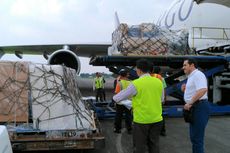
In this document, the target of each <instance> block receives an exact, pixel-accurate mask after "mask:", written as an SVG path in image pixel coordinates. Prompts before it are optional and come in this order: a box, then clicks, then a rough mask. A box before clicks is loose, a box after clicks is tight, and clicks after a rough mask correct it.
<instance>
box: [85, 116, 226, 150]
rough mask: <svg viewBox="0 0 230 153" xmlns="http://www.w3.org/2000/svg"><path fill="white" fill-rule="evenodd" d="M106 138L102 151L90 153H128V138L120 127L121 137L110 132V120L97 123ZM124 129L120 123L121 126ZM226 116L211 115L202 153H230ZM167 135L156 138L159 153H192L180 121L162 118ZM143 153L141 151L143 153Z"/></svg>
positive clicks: (185, 129) (187, 127)
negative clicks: (158, 141) (158, 143)
mask: <svg viewBox="0 0 230 153" xmlns="http://www.w3.org/2000/svg"><path fill="white" fill-rule="evenodd" d="M100 123H101V127H102V132H103V133H104V135H105V138H106V145H105V148H104V149H99V150H92V151H89V152H90V153H132V152H133V150H132V135H130V134H128V133H127V131H126V130H125V129H124V128H123V129H122V132H121V134H116V133H113V119H106V120H101V121H100ZM123 126H124V124H123ZM229 128H230V116H211V117H210V119H209V122H208V125H207V128H206V133H205V152H206V153H230V129H229ZM166 132H167V136H165V137H163V136H161V137H160V152H161V153H192V149H191V148H192V146H191V143H190V140H189V125H188V124H187V123H185V122H184V120H183V118H166ZM143 153H144V152H143Z"/></svg>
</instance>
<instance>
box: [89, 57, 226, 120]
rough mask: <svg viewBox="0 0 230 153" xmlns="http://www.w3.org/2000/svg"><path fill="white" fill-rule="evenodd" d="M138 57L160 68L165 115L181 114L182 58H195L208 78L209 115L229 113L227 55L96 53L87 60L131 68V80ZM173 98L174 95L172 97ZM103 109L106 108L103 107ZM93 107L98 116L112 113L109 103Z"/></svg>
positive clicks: (114, 71)
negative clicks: (165, 85)
mask: <svg viewBox="0 0 230 153" xmlns="http://www.w3.org/2000/svg"><path fill="white" fill-rule="evenodd" d="M140 58H145V59H147V60H149V61H150V62H151V63H153V65H156V66H160V67H162V70H163V73H164V74H166V75H165V81H166V83H167V88H166V94H167V96H170V97H171V98H170V99H168V100H167V101H166V104H165V105H164V107H163V110H164V112H163V114H164V115H166V116H172V117H179V116H182V110H183V105H184V101H183V93H182V92H181V85H182V84H183V83H185V82H186V81H187V80H186V77H185V75H184V72H183V70H182V69H181V68H182V65H183V61H184V60H185V59H187V58H194V59H196V61H197V62H198V66H199V69H201V70H202V71H203V72H204V73H205V75H206V77H207V79H208V97H209V101H210V103H211V115H224V114H230V101H229V99H230V94H229V93H230V56H229V55H225V56H201V55H184V56H183V55H181V56H178V55H170V56H167V55H164V56H98V57H93V58H91V60H90V64H91V65H93V66H105V67H107V68H108V69H109V70H110V71H111V72H113V73H115V74H118V72H119V71H120V70H121V69H123V68H125V69H128V70H130V79H135V78H137V75H136V72H135V69H134V68H135V64H136V61H137V60H138V59H140ZM172 97H173V98H172ZM105 108H106V109H105ZM94 109H95V110H96V112H97V113H98V114H99V117H101V118H106V117H111V116H113V115H114V113H115V112H114V110H110V106H109V104H105V105H104V106H103V105H99V104H94Z"/></svg>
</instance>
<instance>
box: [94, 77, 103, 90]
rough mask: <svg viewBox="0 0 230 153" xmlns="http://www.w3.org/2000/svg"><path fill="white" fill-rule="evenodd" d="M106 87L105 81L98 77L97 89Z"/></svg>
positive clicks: (96, 81) (96, 79)
mask: <svg viewBox="0 0 230 153" xmlns="http://www.w3.org/2000/svg"><path fill="white" fill-rule="evenodd" d="M103 86H104V81H103V78H102V77H96V78H95V88H96V89H99V88H103Z"/></svg>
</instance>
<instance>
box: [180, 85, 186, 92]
mask: <svg viewBox="0 0 230 153" xmlns="http://www.w3.org/2000/svg"><path fill="white" fill-rule="evenodd" d="M185 88H186V84H185V83H183V84H182V85H181V91H182V92H184V91H185Z"/></svg>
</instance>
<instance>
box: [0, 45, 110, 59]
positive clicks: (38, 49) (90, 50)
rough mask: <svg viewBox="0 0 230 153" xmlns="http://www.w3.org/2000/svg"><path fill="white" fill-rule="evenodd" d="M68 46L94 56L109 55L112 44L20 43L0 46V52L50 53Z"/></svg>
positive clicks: (85, 54)
mask: <svg viewBox="0 0 230 153" xmlns="http://www.w3.org/2000/svg"><path fill="white" fill-rule="evenodd" d="M64 46H68V50H70V51H72V52H74V53H75V54H76V55H77V56H82V57H92V56H95V55H107V49H108V47H109V46H111V44H109V43H107V44H106V43H105V44H49V45H18V46H0V53H1V55H3V54H16V53H18V54H31V55H42V54H47V55H50V54H52V53H53V52H55V51H57V50H60V49H63V47H64Z"/></svg>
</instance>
